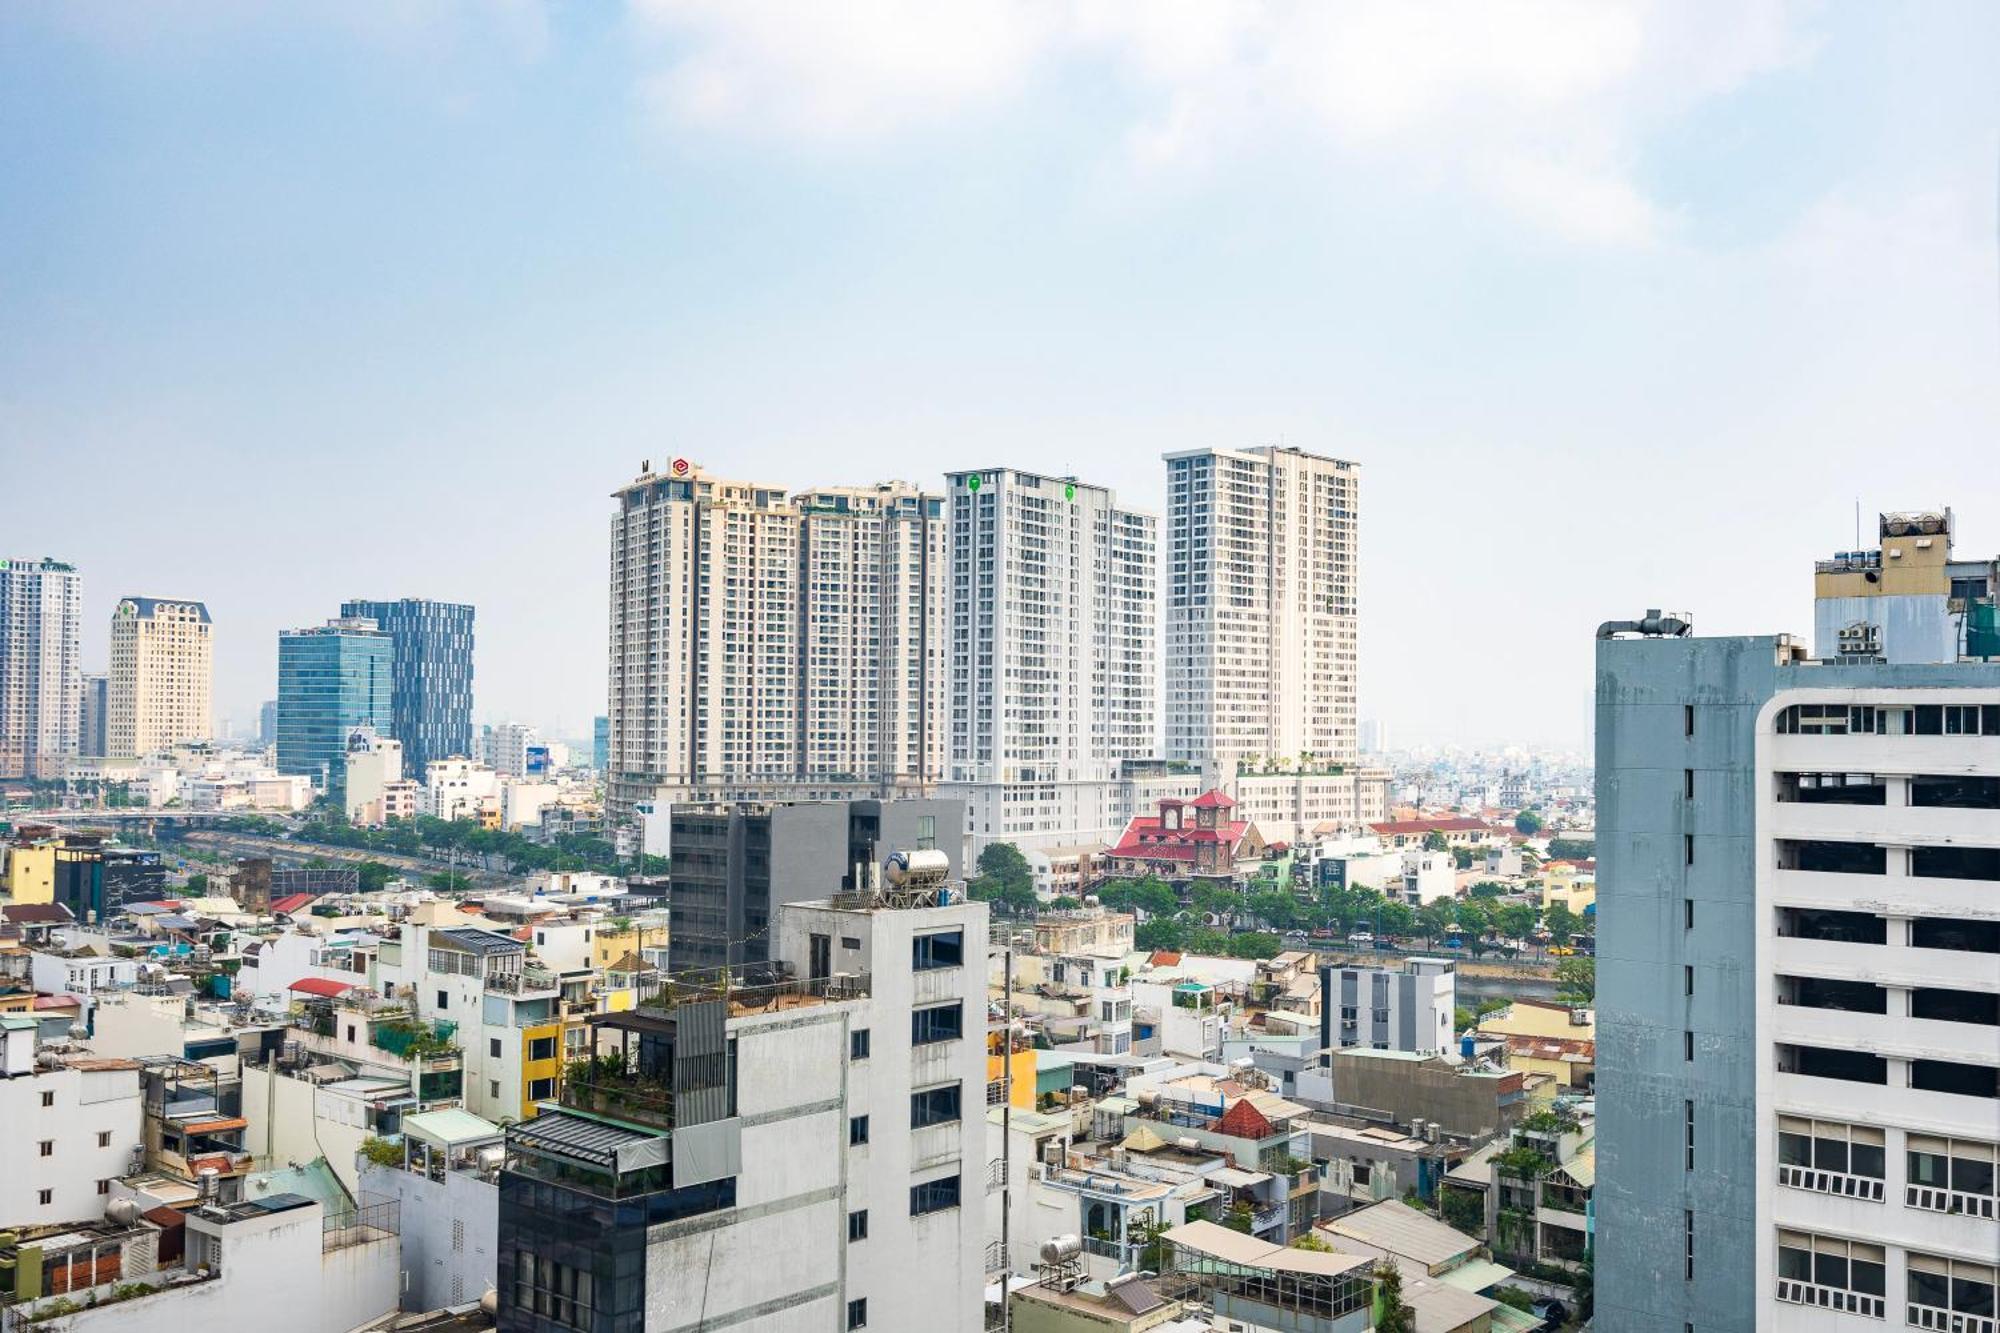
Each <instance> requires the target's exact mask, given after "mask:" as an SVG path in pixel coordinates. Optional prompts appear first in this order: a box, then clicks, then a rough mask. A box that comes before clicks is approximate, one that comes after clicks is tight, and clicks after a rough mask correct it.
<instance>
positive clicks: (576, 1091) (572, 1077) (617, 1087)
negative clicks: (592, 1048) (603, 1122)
mask: <svg viewBox="0 0 2000 1333" xmlns="http://www.w3.org/2000/svg"><path fill="white" fill-rule="evenodd" d="M558 1100H559V1101H560V1102H561V1104H562V1105H564V1106H567V1107H569V1108H570V1109H571V1110H574V1111H583V1112H586V1113H588V1114H590V1115H601V1116H605V1117H607V1118H609V1119H612V1120H623V1121H627V1122H629V1123H632V1124H638V1125H646V1126H649V1127H651V1128H654V1129H667V1130H671V1129H672V1128H673V1127H674V1093H673V1089H672V1088H671V1087H669V1086H668V1085H667V1084H666V1082H665V1081H664V1080H663V1079H659V1078H653V1077H650V1076H648V1075H644V1074H640V1073H637V1072H635V1071H633V1070H631V1069H629V1068H628V1067H627V1066H626V1065H625V1063H624V1061H623V1060H622V1059H621V1058H620V1057H619V1056H618V1055H617V1054H612V1055H608V1056H596V1057H588V1058H585V1059H582V1060H578V1061H577V1062H575V1063H574V1064H572V1065H571V1066H570V1067H569V1069H568V1070H566V1071H565V1072H564V1074H563V1079H562V1087H561V1091H560V1092H559V1094H558Z"/></svg>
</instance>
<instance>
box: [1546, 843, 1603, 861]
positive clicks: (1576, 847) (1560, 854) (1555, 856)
mask: <svg viewBox="0 0 2000 1333" xmlns="http://www.w3.org/2000/svg"><path fill="white" fill-rule="evenodd" d="M1596 855H1597V844H1596V843H1595V842H1593V841H1591V840H1589V839H1587V838H1551V839H1549V859H1550V860H1551V861H1588V860H1590V859H1591V858H1593V857H1595V856H1596Z"/></svg>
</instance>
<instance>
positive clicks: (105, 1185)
mask: <svg viewBox="0 0 2000 1333" xmlns="http://www.w3.org/2000/svg"><path fill="white" fill-rule="evenodd" d="M97 1192H98V1193H99V1194H109V1193H111V1182H110V1181H109V1180H100V1181H98V1182H97Z"/></svg>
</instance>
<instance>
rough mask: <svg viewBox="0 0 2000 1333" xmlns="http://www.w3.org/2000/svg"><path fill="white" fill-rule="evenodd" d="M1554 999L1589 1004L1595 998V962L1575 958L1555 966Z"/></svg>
mask: <svg viewBox="0 0 2000 1333" xmlns="http://www.w3.org/2000/svg"><path fill="white" fill-rule="evenodd" d="M1556 998H1557V999H1558V1000H1566V1001H1568V1002H1569V1003H1571V1004H1589V1003H1591V1002H1592V1001H1593V1000H1595V999H1596V998H1597V960H1596V959H1595V958H1586V957H1583V956H1580V955H1579V956H1575V957H1570V958H1564V959H1562V960H1561V961H1559V962H1558V963H1557V964H1556Z"/></svg>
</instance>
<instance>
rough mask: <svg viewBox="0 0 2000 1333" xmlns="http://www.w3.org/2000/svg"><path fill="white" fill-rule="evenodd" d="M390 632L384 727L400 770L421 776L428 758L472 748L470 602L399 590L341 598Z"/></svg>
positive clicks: (345, 609)
mask: <svg viewBox="0 0 2000 1333" xmlns="http://www.w3.org/2000/svg"><path fill="white" fill-rule="evenodd" d="M340 614H341V616H342V617H343V618H347V617H357V616H359V617H366V618H367V619H369V620H372V621H374V622H375V624H376V626H377V627H378V628H379V629H381V631H382V632H383V633H384V634H387V635H388V636H389V638H390V641H391V643H392V644H393V648H392V651H391V657H392V663H393V664H392V666H391V669H390V679H391V686H390V704H389V709H390V712H391V713H392V714H393V716H394V721H393V722H392V724H391V728H390V732H391V734H392V735H394V736H395V738H396V739H397V740H399V741H401V742H402V743H403V772H404V774H405V775H406V776H408V777H412V778H415V779H416V780H417V781H419V782H421V781H423V779H424V766H425V765H426V764H428V763H430V761H431V760H433V759H449V758H452V757H453V756H458V757H462V758H465V757H470V756H471V754H472V608H471V607H470V606H467V605H464V604H463V603H459V602H433V601H429V600H427V599H425V598H422V597H405V598H402V599H401V600H400V601H394V602H371V601H364V600H359V599H357V600H354V601H349V602H342V603H341V605H340Z"/></svg>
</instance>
